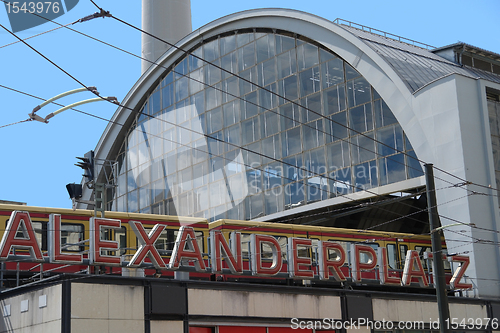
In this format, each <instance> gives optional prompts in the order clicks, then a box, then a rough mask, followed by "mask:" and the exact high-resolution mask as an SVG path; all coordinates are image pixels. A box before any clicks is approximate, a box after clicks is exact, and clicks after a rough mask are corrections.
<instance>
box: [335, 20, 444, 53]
mask: <svg viewBox="0 0 500 333" xmlns="http://www.w3.org/2000/svg"><path fill="white" fill-rule="evenodd" d="M333 23H335V24H339V25H347V26H349V27H351V28H355V29H359V30H362V31H367V32H370V33H372V34H376V35H379V36H382V37H384V38H388V39H392V40H395V41H398V42H401V43H405V44H410V45H413V46H416V47H420V48H423V49H426V50H433V49H435V48H436V47H435V46H432V45H429V44H425V43H421V42H418V41H416V40H413V39H409V38H405V37H401V36H398V35H394V34H391V33H389V32H385V31H382V30H379V29H375V28H371V27H368V26H366V25H362V24H359V23H354V22H351V21H347V20H344V19H341V18H337V19H335V20H334V21H333Z"/></svg>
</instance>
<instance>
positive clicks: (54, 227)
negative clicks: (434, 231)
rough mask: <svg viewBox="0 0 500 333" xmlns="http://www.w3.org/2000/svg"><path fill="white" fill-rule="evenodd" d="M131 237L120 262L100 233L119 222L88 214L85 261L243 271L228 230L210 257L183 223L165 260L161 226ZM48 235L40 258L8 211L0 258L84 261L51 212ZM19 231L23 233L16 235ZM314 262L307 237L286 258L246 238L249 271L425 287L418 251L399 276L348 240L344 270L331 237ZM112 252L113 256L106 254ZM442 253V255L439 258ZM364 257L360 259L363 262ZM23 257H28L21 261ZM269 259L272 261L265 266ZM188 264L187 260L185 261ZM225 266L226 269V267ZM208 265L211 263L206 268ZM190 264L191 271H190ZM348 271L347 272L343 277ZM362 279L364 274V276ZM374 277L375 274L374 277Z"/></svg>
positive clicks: (456, 279)
mask: <svg viewBox="0 0 500 333" xmlns="http://www.w3.org/2000/svg"><path fill="white" fill-rule="evenodd" d="M128 223H129V225H130V227H131V229H132V230H133V232H134V234H135V236H136V237H137V240H138V243H139V245H140V246H139V248H138V249H137V250H136V252H135V253H134V255H133V257H132V259H131V260H130V261H129V262H124V261H123V257H122V256H120V255H118V252H119V250H120V248H119V244H118V242H117V241H114V240H106V239H103V238H102V235H103V234H104V232H105V231H106V230H109V229H119V228H121V225H122V222H121V220H118V219H108V218H97V217H92V218H90V242H89V245H90V251H89V257H88V263H89V265H104V266H122V267H129V268H139V267H145V266H148V265H147V264H149V263H145V260H146V258H148V259H149V261H150V263H151V264H150V266H151V265H152V266H153V267H154V268H155V269H158V270H169V271H175V270H188V271H191V270H193V269H194V270H195V271H197V272H200V273H213V274H225V273H226V272H227V271H229V272H230V273H229V274H231V275H241V274H244V273H245V270H244V261H243V255H242V238H241V233H239V232H232V233H231V234H230V237H229V243H228V241H227V240H226V238H225V237H224V235H223V234H222V232H221V231H219V230H210V233H209V235H210V237H209V240H210V253H209V260H208V261H207V260H204V259H203V253H202V249H200V248H199V246H198V243H197V241H196V236H195V231H194V229H193V228H192V227H187V226H181V227H180V228H179V232H178V234H177V239H176V241H175V245H174V248H173V251H172V254H171V256H170V258H169V259H168V263H167V262H165V260H166V259H164V258H162V257H161V255H160V253H159V251H158V249H157V248H156V247H155V244H156V242H157V240H158V239H159V237H160V235H161V233H162V231H163V230H164V229H165V226H164V225H161V224H157V225H155V226H154V227H153V229H152V230H151V231H150V232H149V233H146V230H145V229H144V227H143V225H142V223H141V222H137V221H129V222H128ZM48 228H49V233H48V256H47V257H44V256H43V255H42V252H41V250H40V247H39V245H38V242H37V240H36V236H35V233H34V232H33V225H32V222H31V218H30V215H29V213H28V212H23V211H14V212H12V214H11V217H10V220H9V222H8V225H7V230H6V232H5V233H4V235H3V238H2V241H1V243H0V261H9V260H11V259H13V260H15V258H13V256H12V254H11V252H12V250H13V249H21V250H25V251H28V253H29V255H26V256H25V257H27V259H28V260H29V261H32V262H45V261H48V262H49V263H54V264H76V265H83V264H84V256H83V254H82V253H69V252H63V251H62V248H61V245H62V242H61V216H60V215H59V214H50V216H49V225H48ZM19 233H21V234H22V235H23V236H22V237H18V235H19ZM264 245H265V246H267V247H268V248H270V249H271V251H270V253H271V259H270V260H268V258H264V256H263V252H262V249H263V247H264ZM317 248H318V255H317V260H314V262H313V258H311V257H310V256H307V257H304V256H300V251H299V250H308V251H310V250H312V249H313V243H312V240H311V239H307V238H296V237H289V238H288V239H287V250H286V251H287V259H288V260H287V261H286V263H285V261H284V260H283V255H282V250H281V246H280V244H279V243H278V241H277V240H276V238H275V237H273V236H271V235H263V234H252V235H251V238H250V249H249V250H250V251H249V252H250V253H249V270H250V273H251V274H252V275H254V276H263V277H273V276H276V275H278V274H279V273H283V271H285V270H286V273H287V275H288V277H289V278H292V279H301V280H303V279H319V280H323V281H332V280H333V281H340V282H342V281H346V280H347V278H351V280H352V281H353V282H361V281H362V280H363V272H366V271H373V270H376V269H377V266H378V276H376V277H374V278H375V279H377V280H379V282H380V283H381V284H384V285H403V286H408V285H410V284H411V283H412V281H413V282H414V281H418V283H419V284H420V286H421V287H428V286H429V280H428V278H427V273H426V272H425V270H424V269H423V265H422V261H421V259H420V256H419V253H418V251H414V250H408V252H407V254H406V259H405V265H404V270H403V274H402V277H401V278H399V277H396V276H391V275H390V270H389V265H388V256H387V249H386V248H384V247H379V248H378V249H377V251H375V250H374V249H373V248H372V247H370V246H368V245H363V244H351V245H350V251H349V261H350V267H351V269H350V270H348V271H346V270H345V269H344V271H343V270H342V268H343V266H344V265H345V264H346V261H347V259H348V256H347V255H348V254H346V251H345V249H344V248H343V247H342V246H341V245H340V244H339V243H336V242H333V241H318V244H317ZM111 252H114V253H115V255H112V254H110V253H111ZM444 257H445V256H444V255H443V258H444ZM362 258H364V260H362ZM427 259H430V260H432V253H428V254H427ZM448 260H450V261H452V262H458V263H459V266H458V267H457V269H456V270H455V271H454V273H453V277H452V278H451V280H450V285H451V286H452V288H454V289H469V288H472V285H471V284H468V283H464V282H461V280H462V277H463V276H464V273H465V271H466V269H467V267H468V265H469V257H467V256H451V257H448ZM25 261H26V260H25ZM269 262H270V264H269ZM186 263H191V264H186ZM224 264H225V266H227V268H225V267H224ZM207 266H209V267H207ZM188 267H189V269H188ZM346 273H347V275H348V276H346ZM365 279H366V278H365ZM372 279H373V278H372Z"/></svg>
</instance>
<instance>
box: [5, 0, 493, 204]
mask: <svg viewBox="0 0 500 333" xmlns="http://www.w3.org/2000/svg"><path fill="white" fill-rule="evenodd" d="M0 1H2V2H4V3H6V4H10V3H9V2H8V1H6V0H0ZM92 3H93V4H94V6H96V7H97V8H98V9H99V10H100V13H95V14H93V15H89V16H87V17H85V18H84V19H80V20H77V21H75V22H74V23H77V22H84V21H86V20H88V19H89V18H90V19H91V18H95V17H113V16H112V15H111V14H110V13H109V12H106V11H104V10H103V9H102V8H101V7H99V6H97V4H96V3H95V2H94V1H92ZM30 14H33V15H36V16H38V17H41V18H43V19H45V20H47V21H50V22H53V23H55V24H57V25H59V26H61V27H66V28H67V29H69V30H71V31H74V32H76V33H78V34H81V35H83V36H86V37H88V38H91V39H93V40H96V41H99V42H101V43H103V44H106V45H108V46H110V47H113V48H116V49H118V50H120V51H123V52H125V53H128V54H130V55H133V56H135V57H138V58H141V59H144V58H142V57H140V56H137V55H135V54H133V53H131V52H128V51H126V50H123V49H121V48H118V47H116V46H114V45H111V44H109V43H106V42H104V41H101V40H99V39H97V38H94V37H92V36H90V35H87V34H84V33H82V32H80V31H77V30H75V29H72V28H69V27H68V26H63V25H61V24H60V23H58V22H55V21H53V20H50V19H47V18H45V17H43V16H40V15H37V14H36V13H30ZM113 18H115V17H113ZM115 19H117V18H115ZM117 20H119V19H117ZM119 21H121V22H123V23H125V24H127V25H129V26H131V27H133V28H134V29H137V30H140V31H142V30H141V29H139V28H137V27H135V26H133V25H130V24H129V23H127V22H125V21H122V20H119ZM74 23H73V24H74ZM144 33H146V32H144ZM149 35H151V34H149ZM151 36H152V37H154V38H156V39H159V38H158V37H156V36H153V35H151ZM159 40H161V39H159ZM161 41H163V40H161ZM163 42H165V43H167V44H168V42H166V41H163ZM172 46H174V47H175V45H172ZM178 49H179V50H181V51H183V52H185V53H186V54H189V52H186V51H184V50H182V49H180V48H178ZM190 55H191V56H193V57H197V56H195V55H192V54H190ZM197 58H198V59H200V60H202V61H204V62H208V61H206V60H204V59H202V58H200V57H197ZM144 60H146V61H148V62H150V63H153V64H155V65H157V66H160V65H159V64H156V63H154V62H152V61H149V60H147V59H144ZM208 63H209V64H210V65H212V66H215V65H214V64H212V63H210V62H208ZM162 67H164V66H162ZM215 67H216V68H217V66H215ZM221 70H223V71H225V72H228V71H227V70H225V69H223V68H221ZM228 73H230V72H228ZM182 75H183V74H182ZM232 75H234V76H235V77H238V78H240V79H242V80H244V81H247V82H249V81H248V80H246V79H244V78H242V77H240V76H238V75H235V74H232ZM183 76H184V75H183ZM188 78H189V79H193V78H191V77H189V76H188ZM201 83H202V84H205V85H206V83H204V82H201ZM252 85H255V86H257V87H260V89H263V90H264V91H268V92H270V93H271V94H274V95H276V96H278V97H279V98H283V97H281V96H280V95H279V94H277V93H275V92H272V91H270V90H268V89H266V88H264V87H261V86H259V85H256V84H253V83H252ZM212 88H213V89H216V90H220V91H222V92H224V91H223V90H222V89H218V88H216V87H212ZM224 93H226V94H228V93H227V92H224ZM99 97H101V96H99ZM101 98H102V97H101ZM236 98H238V99H240V100H241V99H242V98H241V97H240V96H236ZM283 99H284V100H288V99H286V98H283ZM291 102H292V103H293V104H297V103H296V102H293V101H291ZM249 103H250V102H249ZM250 104H254V103H250ZM257 106H258V107H259V108H262V107H261V106H259V105H257ZM299 107H301V108H303V109H305V110H307V111H308V112H313V113H316V114H318V115H319V116H320V117H323V118H325V119H327V120H328V121H329V122H333V123H336V124H338V125H341V126H342V127H345V128H346V129H347V130H351V131H354V132H357V133H360V134H361V135H362V136H365V137H367V138H368V139H370V140H372V141H374V142H377V143H379V144H382V145H384V146H386V147H388V148H390V149H391V150H394V151H395V152H399V153H402V154H404V155H406V156H408V157H409V158H412V159H415V160H417V161H418V162H420V163H423V164H425V162H424V161H421V160H419V159H418V158H415V157H413V156H411V155H409V154H407V153H404V152H402V151H399V150H397V149H394V148H393V147H391V146H389V145H387V144H384V143H382V142H380V141H377V140H375V139H374V138H370V137H368V136H366V135H363V133H361V132H358V131H355V130H352V129H350V128H349V127H348V126H346V125H343V124H340V123H338V122H336V121H333V119H330V118H328V117H325V116H323V115H321V114H320V113H317V112H315V111H312V110H310V109H308V108H305V107H302V106H300V105H299ZM278 115H280V116H283V115H282V114H279V113H278ZM299 123H301V122H299ZM301 124H303V123H301ZM303 125H305V126H308V125H307V124H303ZM309 127H310V126H309ZM314 129H315V130H318V129H316V128H314ZM324 133H325V134H327V135H331V134H329V133H326V132H324ZM331 136H333V135H331ZM341 140H343V141H344V140H345V139H341ZM350 144H351V145H354V146H358V145H356V144H352V143H350ZM358 147H360V146H358ZM360 148H362V149H364V150H368V151H370V150H369V149H367V148H365V147H360ZM370 152H371V151H370ZM375 154H377V153H375ZM377 155H379V156H380V154H377ZM387 158H388V159H390V160H392V158H390V157H387ZM395 162H396V163H399V164H404V163H402V162H399V161H395ZM408 167H410V168H412V169H415V168H413V167H411V166H408ZM434 169H436V170H439V171H441V172H443V173H445V174H448V175H450V176H453V177H455V178H457V179H459V180H461V181H463V182H464V183H463V185H461V186H455V187H459V188H462V189H463V190H465V191H468V192H475V191H472V190H469V189H467V188H463V187H462V186H465V185H477V186H479V187H482V188H485V189H489V190H495V191H497V192H498V191H499V190H497V189H494V188H492V187H491V186H485V185H481V184H477V183H473V182H470V181H467V180H465V179H462V178H461V177H458V176H455V175H453V174H451V173H448V172H446V171H445V170H442V169H440V168H438V167H436V166H434ZM416 170H417V171H419V172H422V170H418V169H416ZM434 177H435V178H436V179H439V180H441V181H443V182H446V183H448V184H453V183H452V182H450V181H447V180H444V179H442V178H440V177H437V176H434ZM457 185H458V184H457ZM482 194H485V195H493V196H497V195H494V194H487V193H482Z"/></svg>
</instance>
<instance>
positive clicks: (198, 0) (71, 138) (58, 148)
mask: <svg viewBox="0 0 500 333" xmlns="http://www.w3.org/2000/svg"><path fill="white" fill-rule="evenodd" d="M96 2H97V3H98V5H100V6H101V7H103V8H104V9H106V10H109V11H110V12H111V13H112V14H113V15H115V16H117V17H118V18H121V19H123V20H125V21H127V22H129V23H131V24H133V25H135V26H139V27H140V25H141V1H139V0H133V1H132V0H127V1H116V0H114V1H111V0H96ZM191 5H192V22H193V29H196V28H199V27H201V26H203V25H205V24H207V23H209V22H211V21H213V20H215V19H217V18H219V17H222V16H225V15H228V14H231V13H234V12H238V11H242V10H247V9H253V8H264V7H274V8H291V9H297V10H301V11H305V12H310V13H312V14H315V15H318V16H321V17H324V18H326V19H329V20H334V19H336V18H342V19H345V20H349V21H353V22H356V23H360V24H363V25H366V26H370V27H373V28H376V29H380V30H384V31H387V32H390V33H393V34H396V35H400V36H403V37H406V38H410V39H414V40H417V41H419V42H423V43H426V44H430V45H433V46H437V47H439V46H444V45H448V44H452V43H455V42H457V41H462V42H466V43H469V44H472V45H475V46H478V47H481V48H484V49H487V50H490V51H493V52H496V53H500V35H499V34H498V31H500V20H498V13H499V12H500V1H499V0H477V1H474V2H471V1H464V0H454V1H448V0H438V1H436V0H434V1H428V0H422V1H419V2H418V3H417V2H410V1H406V2H405V1H373V0H371V1H365V0H358V1H355V2H347V1H336V0H314V1H296V0H289V1H283V0H266V1H263V0H253V1H250V2H246V1H241V2H239V1H234V0H231V1H229V0H213V1H206V0H191ZM95 11H96V8H95V7H94V6H93V5H92V4H91V3H90V1H88V0H80V3H79V4H78V5H77V6H76V7H75V8H74V9H73V10H72V11H70V12H69V13H67V14H65V15H63V16H61V17H59V18H58V19H56V21H57V22H59V23H61V24H66V23H69V22H73V21H75V20H77V19H79V18H81V17H84V16H86V15H89V14H92V13H94V12H95ZM0 23H1V24H2V25H5V26H7V27H8V28H10V25H9V22H8V19H7V15H6V11H5V9H4V8H3V6H2V7H0ZM54 27H56V26H55V25H54V24H52V23H50V22H49V23H46V24H43V25H40V26H38V27H35V28H32V29H29V30H26V31H23V32H20V33H19V34H18V35H19V37H21V38H27V37H29V36H31V35H35V34H37V33H40V32H43V31H46V30H50V29H53V28H54ZM72 27H73V28H75V29H77V30H79V31H82V32H84V33H86V34H89V35H91V36H94V37H96V38H99V39H101V40H104V41H106V42H108V43H111V44H113V45H116V46H118V47H121V48H123V49H125V50H127V51H129V52H132V53H134V54H137V55H139V54H140V47H141V36H140V33H139V32H137V31H135V30H133V29H131V28H129V27H127V26H125V25H123V24H121V23H119V22H117V21H116V20H113V19H110V18H106V19H95V20H93V21H90V22H86V23H80V24H76V25H74V26H72ZM0 30H1V29H0ZM13 41H15V39H14V37H12V36H11V35H10V34H8V33H7V32H5V31H3V30H2V31H0V59H1V60H2V66H1V70H0V85H4V86H8V87H11V88H14V89H17V90H22V91H25V92H27V93H30V94H33V95H36V96H40V97H42V98H50V97H53V96H55V95H57V94H59V93H62V92H65V91H67V90H70V89H75V88H79V87H80V86H79V85H78V84H77V83H76V82H75V81H73V80H72V79H71V78H69V77H68V76H66V75H65V74H64V73H62V72H61V71H59V70H58V69H57V68H55V67H54V66H53V65H51V64H50V63H48V62H47V61H46V60H44V59H43V58H41V57H40V56H39V55H37V54H36V53H35V52H33V51H32V50H30V49H29V48H27V47H26V46H25V45H23V44H21V43H18V44H15V45H11V46H8V47H4V48H1V46H3V45H5V44H8V43H11V42H13ZM28 43H30V44H31V45H32V46H33V47H35V48H36V49H37V50H39V51H40V52H42V53H43V54H44V55H46V56H47V57H49V58H50V59H51V60H53V61H54V62H56V63H57V64H58V65H60V66H61V67H62V68H64V69H65V70H66V71H68V72H69V73H70V74H72V75H73V76H75V77H76V78H78V80H80V81H82V82H83V83H84V84H86V85H87V86H96V87H97V88H98V90H99V92H100V93H101V94H102V95H103V96H116V97H117V98H118V100H120V101H121V100H122V99H123V98H124V97H125V95H126V94H127V92H128V91H129V90H130V88H131V87H132V86H133V84H134V83H135V82H136V81H137V79H138V78H139V77H140V74H141V73H140V71H141V66H140V60H139V59H137V58H135V57H132V56H130V55H127V54H125V53H123V52H120V51H117V50H115V49H112V48H110V47H108V46H105V45H103V44H100V43H98V42H95V41H92V40H90V39H88V38H86V37H84V36H81V35H78V34H76V33H74V32H71V31H69V30H66V29H59V30H57V31H54V32H51V33H48V34H45V35H43V36H39V37H36V38H33V39H31V40H29V41H28ZM92 97H93V96H92V95H91V94H90V93H80V94H78V95H74V96H71V97H67V98H65V99H62V100H60V102H61V103H63V104H65V105H67V104H70V103H73V102H77V101H79V100H82V99H87V98H92ZM39 103H40V101H38V100H36V99H33V98H31V97H28V96H24V95H21V94H18V93H15V92H12V91H9V90H6V89H4V88H1V87H0V115H1V117H0V126H2V125H5V124H9V123H13V122H16V121H20V120H24V119H26V118H27V115H28V113H29V112H31V110H32V109H33V108H34V107H35V106H36V105H38V104H39ZM78 109H80V110H82V111H85V112H89V113H92V114H96V115H99V116H101V117H104V118H107V119H110V118H111V117H112V115H113V113H114V112H115V110H116V107H115V106H113V105H111V104H108V103H94V104H89V105H86V106H81V107H79V108H78ZM55 110H57V107H56V106H54V105H49V106H46V107H45V108H44V109H42V110H41V111H39V113H40V115H41V116H45V115H46V114H48V113H50V112H53V111H55ZM106 124H107V123H106V122H105V121H102V120H99V119H95V118H92V117H89V116H86V115H82V114H79V113H76V112H74V111H71V110H70V111H66V112H64V113H61V114H59V115H57V116H56V117H54V118H53V119H51V121H50V123H49V124H42V123H38V122H27V123H22V124H17V125H14V126H9V127H5V128H0V142H1V143H0V147H1V148H0V151H1V155H0V158H1V162H0V200H11V201H20V202H26V203H28V204H29V205H33V206H47V207H61V208H69V207H71V200H70V199H69V197H68V194H67V192H66V188H65V185H66V184H68V183H71V182H77V183H79V182H80V180H81V174H82V170H81V169H80V168H78V167H76V166H74V165H73V164H74V163H76V162H77V160H76V158H75V157H76V156H83V154H84V153H85V152H87V151H89V150H91V149H94V148H95V146H96V144H97V142H98V140H99V138H100V136H101V134H102V132H103V130H104V128H105V127H106Z"/></svg>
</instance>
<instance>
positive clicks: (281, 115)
mask: <svg viewBox="0 0 500 333" xmlns="http://www.w3.org/2000/svg"><path fill="white" fill-rule="evenodd" d="M0 1H3V2H5V0H0ZM94 5H95V3H94ZM96 6H97V5H96ZM98 8H99V7H98ZM99 9H100V10H102V9H101V8H99ZM46 20H48V19H46ZM49 21H51V22H53V23H55V24H58V25H60V27H61V28H62V27H65V28H67V29H69V30H71V31H73V32H76V33H78V34H80V35H82V36H85V37H87V38H90V39H93V40H95V41H97V42H100V43H103V44H105V45H107V46H110V47H112V48H115V49H117V50H119V51H122V52H125V53H127V54H129V55H132V56H134V57H136V58H139V59H141V60H145V61H147V62H149V63H151V64H152V65H155V66H157V67H161V68H164V69H169V68H168V67H165V66H163V65H161V64H158V63H156V62H154V61H151V60H149V59H146V58H143V57H141V56H139V55H136V54H134V53H132V52H129V51H126V50H124V49H122V48H119V47H117V46H114V45H112V44H110V43H107V42H105V41H102V40H100V39H98V38H95V37H93V36H90V35H88V34H85V33H82V32H80V31H78V30H75V29H72V28H69V27H68V25H71V24H74V23H77V22H79V21H80V20H77V21H75V22H73V23H71V24H68V25H66V26H62V25H61V24H60V23H58V22H55V21H53V20H49ZM18 42H19V41H18ZM171 71H172V72H173V73H174V74H177V75H179V76H182V77H186V78H187V79H190V80H192V81H194V82H197V83H199V84H202V85H205V86H208V87H210V88H212V89H214V90H216V91H220V92H222V93H224V94H227V95H229V96H231V97H234V98H237V99H239V100H241V101H244V102H246V103H248V104H250V105H254V106H256V107H258V108H259V109H264V110H266V109H265V108H264V107H263V106H261V105H259V104H257V103H256V102H252V101H247V100H244V99H243V98H242V97H241V96H237V95H235V94H232V93H229V92H227V91H224V90H223V89H222V88H217V87H214V86H212V85H210V84H208V83H206V82H204V81H201V80H198V79H195V78H193V77H190V76H189V75H186V74H183V73H179V72H176V71H175V70H173V69H172V70H171ZM235 76H236V77H239V76H238V75H235ZM254 85H255V84H254ZM255 86H258V85H255ZM277 96H279V98H283V97H281V95H279V94H277ZM301 108H304V107H301ZM304 109H306V110H307V108H304ZM266 111H269V112H272V113H274V114H276V115H278V116H280V117H282V118H285V119H288V120H292V121H294V122H296V123H298V124H300V125H303V126H307V127H309V128H311V129H313V130H316V131H318V132H320V133H323V134H325V135H327V136H330V137H332V138H334V139H337V140H341V141H343V142H346V143H347V144H349V145H351V146H354V147H358V148H361V149H363V150H365V151H367V152H369V153H373V154H375V155H378V156H383V157H385V158H387V159H388V160H390V161H392V162H395V163H397V164H401V165H404V166H407V167H408V168H411V169H413V170H415V171H417V172H422V170H421V169H417V168H415V167H412V166H410V165H406V164H405V163H404V162H400V161H397V160H394V159H393V158H392V157H391V156H387V157H386V156H385V155H382V154H380V153H377V152H375V151H372V150H370V149H368V148H366V147H363V146H360V145H358V144H355V143H352V142H350V141H349V138H341V137H336V136H335V135H333V134H331V133H328V132H326V131H323V130H320V129H317V128H315V127H313V126H312V125H309V124H305V123H303V122H301V121H299V120H296V119H293V118H291V117H288V116H286V115H284V114H281V113H279V112H278V111H275V110H266ZM347 129H348V130H349V129H350V128H349V127H347ZM372 140H374V139H373V138H372ZM388 147H390V146H388ZM391 149H392V150H394V152H395V153H396V152H398V150H396V149H394V148H391ZM436 178H438V177H436ZM438 179H439V178H438ZM441 180H443V179H441ZM443 181H445V180H443ZM445 182H447V183H449V184H453V183H451V182H448V181H445Z"/></svg>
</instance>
